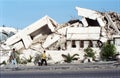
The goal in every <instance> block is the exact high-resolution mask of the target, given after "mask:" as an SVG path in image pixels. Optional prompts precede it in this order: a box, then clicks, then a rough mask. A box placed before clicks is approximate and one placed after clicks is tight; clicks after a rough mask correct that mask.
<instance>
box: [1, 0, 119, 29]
mask: <svg viewBox="0 0 120 78" xmlns="http://www.w3.org/2000/svg"><path fill="white" fill-rule="evenodd" d="M76 6H78V7H81V8H87V9H92V10H97V11H102V12H106V11H114V12H117V13H120V0H0V26H2V25H5V26H10V27H14V28H18V29H23V28H25V27H27V26H28V25H30V24H32V23H33V22H35V21H37V20H39V19H41V18H42V17H43V16H45V15H48V16H50V17H51V18H53V19H54V20H55V21H56V22H58V23H65V22H67V21H69V20H70V19H75V18H79V17H78V16H77V11H76V10H75V7H76Z"/></svg>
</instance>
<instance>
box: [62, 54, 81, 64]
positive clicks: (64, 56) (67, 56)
mask: <svg viewBox="0 0 120 78" xmlns="http://www.w3.org/2000/svg"><path fill="white" fill-rule="evenodd" d="M75 56H79V55H78V54H74V55H72V56H71V55H70V54H69V53H68V54H67V55H64V54H62V57H63V58H64V59H65V60H64V61H65V62H67V63H71V62H72V60H77V59H78V58H76V57H75Z"/></svg>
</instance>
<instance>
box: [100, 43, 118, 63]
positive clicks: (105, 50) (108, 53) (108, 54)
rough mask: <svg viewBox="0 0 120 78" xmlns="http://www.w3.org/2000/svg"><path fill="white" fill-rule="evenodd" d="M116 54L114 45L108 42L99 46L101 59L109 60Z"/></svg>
mask: <svg viewBox="0 0 120 78" xmlns="http://www.w3.org/2000/svg"><path fill="white" fill-rule="evenodd" d="M115 54H116V47H115V45H114V44H109V43H108V42H106V43H104V44H103V46H102V48H101V52H100V55H101V58H102V60H107V61H109V60H110V58H112V57H113V56H114V55H115Z"/></svg>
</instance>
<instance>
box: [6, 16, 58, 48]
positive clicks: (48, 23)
mask: <svg viewBox="0 0 120 78" xmlns="http://www.w3.org/2000/svg"><path fill="white" fill-rule="evenodd" d="M56 26H57V22H56V21H54V20H53V19H52V18H50V17H48V16H45V17H43V18H42V19H40V20H38V21H37V22H35V23H33V24H31V25H29V26H28V27H26V28H25V29H23V30H22V31H20V32H18V33H17V34H15V35H13V36H12V37H10V38H9V39H7V41H6V42H5V43H6V44H7V45H14V44H16V43H17V42H22V43H23V45H24V47H25V48H28V47H29V46H30V45H31V44H32V40H33V37H35V36H37V35H39V34H41V33H42V34H49V33H50V32H53V31H54V29H55V27H56ZM46 28H47V30H46ZM40 29H41V30H42V32H40V31H39V30H40ZM43 29H44V30H46V31H43ZM47 31H49V32H47ZM44 32H45V33H44ZM16 47H17V46H16Z"/></svg>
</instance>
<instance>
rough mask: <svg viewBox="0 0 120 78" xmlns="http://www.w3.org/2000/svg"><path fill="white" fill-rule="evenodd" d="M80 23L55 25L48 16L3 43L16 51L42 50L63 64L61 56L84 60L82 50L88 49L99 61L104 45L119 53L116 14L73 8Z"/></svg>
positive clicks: (119, 31) (119, 23)
mask: <svg viewBox="0 0 120 78" xmlns="http://www.w3.org/2000/svg"><path fill="white" fill-rule="evenodd" d="M76 10H77V12H78V16H81V17H82V18H81V20H80V19H75V20H70V21H68V22H67V23H65V24H58V23H57V22H56V21H54V20H53V19H52V18H50V17H49V16H45V17H43V18H42V19H40V20H38V21H37V22H35V23H33V24H31V25H29V26H28V27H26V28H25V29H23V30H22V31H20V32H18V33H17V34H15V35H14V36H12V37H10V38H9V39H7V41H6V42H5V43H6V44H7V45H10V46H13V47H14V48H16V49H17V50H21V51H22V50H24V49H26V50H27V49H34V50H37V51H40V52H42V51H43V50H46V51H47V53H48V54H49V55H50V56H51V58H52V60H53V61H54V62H60V61H62V60H63V58H62V56H61V54H67V53H71V54H75V53H77V54H79V55H80V56H79V58H80V60H83V59H84V54H85V53H84V49H85V48H87V47H88V46H90V47H92V48H93V49H94V51H95V52H96V58H98V59H99V52H100V48H101V46H102V44H103V43H104V42H107V41H108V42H109V43H112V44H115V46H116V48H117V52H120V14H117V13H114V12H105V13H103V12H98V11H93V10H89V9H84V8H80V7H76Z"/></svg>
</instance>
